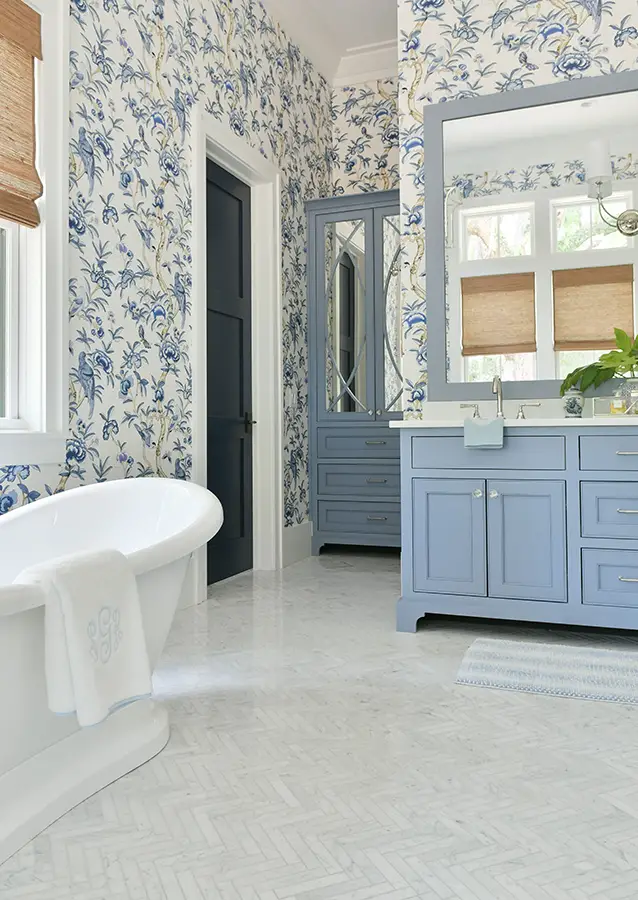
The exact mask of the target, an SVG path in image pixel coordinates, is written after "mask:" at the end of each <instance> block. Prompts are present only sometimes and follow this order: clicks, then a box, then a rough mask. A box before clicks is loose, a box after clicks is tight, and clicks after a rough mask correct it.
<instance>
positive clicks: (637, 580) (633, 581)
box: [618, 575, 638, 584]
mask: <svg viewBox="0 0 638 900" xmlns="http://www.w3.org/2000/svg"><path fill="white" fill-rule="evenodd" d="M618 581H624V582H625V583H626V584H638V578H624V577H623V576H622V575H619V576H618Z"/></svg>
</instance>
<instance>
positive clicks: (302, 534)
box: [282, 522, 312, 569]
mask: <svg viewBox="0 0 638 900" xmlns="http://www.w3.org/2000/svg"><path fill="white" fill-rule="evenodd" d="M311 545H312V524H311V523H310V522H302V524H301V525H293V527H292V528H284V536H283V547H282V550H283V553H282V565H283V568H284V569H285V568H287V567H288V566H294V564H295V563H298V562H301V561H302V560H303V559H308V557H309V556H310V552H311Z"/></svg>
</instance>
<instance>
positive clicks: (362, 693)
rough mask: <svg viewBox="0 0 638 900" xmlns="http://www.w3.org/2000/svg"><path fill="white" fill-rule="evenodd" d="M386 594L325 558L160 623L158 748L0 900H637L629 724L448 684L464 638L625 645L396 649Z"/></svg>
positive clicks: (385, 564) (477, 632)
mask: <svg viewBox="0 0 638 900" xmlns="http://www.w3.org/2000/svg"><path fill="white" fill-rule="evenodd" d="M398 591H399V581H398V560H397V559H396V558H395V557H390V556H387V557H375V556H373V555H369V554H366V555H362V556H359V555H356V554H353V555H347V556H341V557H339V556H324V557H322V558H321V559H320V560H312V561H308V562H306V563H302V564H300V565H298V566H295V567H293V568H292V569H289V570H287V571H286V572H284V573H280V574H273V575H257V576H252V575H248V576H243V577H242V578H240V579H238V580H235V581H233V582H230V583H228V584H226V585H225V586H223V587H221V588H220V589H218V590H216V591H213V592H212V597H211V599H210V600H209V602H208V603H207V604H205V605H203V606H201V607H198V608H197V609H194V610H187V611H184V612H182V613H180V614H179V615H178V617H177V620H176V623H175V627H174V629H173V632H172V634H171V638H170V641H169V645H168V647H167V650H166V653H165V656H164V659H163V662H162V665H161V667H160V669H159V671H158V673H157V677H156V682H155V687H156V691H157V693H158V695H160V696H161V697H162V698H163V699H164V700H165V702H166V703H168V705H169V708H170V713H171V720H172V736H171V740H170V743H169V745H168V747H167V748H166V750H165V751H164V752H163V753H162V754H161V755H160V756H158V757H157V758H156V759H155V760H153V761H151V762H150V763H148V764H147V765H146V766H143V767H142V768H140V769H138V770H137V771H136V772H133V773H131V774H130V775H128V776H127V777H126V778H123V779H121V780H120V781H119V782H117V783H116V784H114V785H111V786H110V787H109V788H107V789H106V790H104V791H102V792H101V793H100V794H98V795H96V796H95V797H93V798H91V799H90V800H88V801H87V802H86V803H83V804H82V805H81V806H79V807H78V808H77V809H75V810H73V812H71V813H69V814H68V815H67V816H65V817H64V818H63V819H62V820H60V821H59V822H57V823H56V824H55V825H53V826H52V827H51V828H49V829H48V830H47V831H46V832H44V833H43V834H42V835H40V836H39V837H38V838H37V839H36V840H35V841H33V843H32V844H30V845H29V846H27V847H25V848H24V849H23V850H22V851H21V852H20V853H19V854H17V855H16V856H15V857H14V858H13V859H12V860H10V861H9V862H8V863H6V864H5V865H4V866H3V867H2V868H0V897H1V898H2V900H506V898H507V900H625V898H631V900H635V898H636V897H637V896H638V719H637V717H636V711H635V710H634V709H632V708H627V707H620V706H614V705H611V704H603V703H585V702H581V701H570V700H559V699H555V698H551V697H539V696H533V695H523V694H515V693H505V692H491V691H487V690H477V689H472V688H465V687H459V686H456V685H455V684H454V678H455V675H456V671H457V668H458V665H459V663H460V660H461V658H462V656H463V653H464V652H465V650H466V648H467V647H468V646H469V644H470V643H471V641H472V640H473V639H474V638H476V637H479V636H485V635H501V636H503V637H512V636H521V637H522V638H524V639H525V638H527V639H529V637H530V635H535V636H540V637H542V638H543V639H544V640H561V641H563V642H564V641H566V640H583V639H586V640H590V641H596V642H600V643H605V644H607V645H609V644H611V643H614V642H615V643H616V644H617V643H618V642H626V640H627V639H626V638H623V637H622V636H618V637H613V636H604V635H600V634H596V633H593V634H588V635H587V636H586V637H585V638H584V637H583V635H582V633H581V634H574V633H572V632H568V633H566V632H565V631H562V632H560V631H550V630H547V629H540V628H539V629H536V630H534V629H531V628H529V627H524V626H516V625H504V624H494V623H486V622H483V623H480V622H478V623H477V622H467V621H465V622H464V621H458V620H457V621H451V620H432V621H431V622H430V623H429V624H428V625H427V627H426V628H425V629H424V630H422V631H420V632H419V633H418V634H417V635H407V634H396V633H395V632H394V622H393V616H394V603H395V600H396V596H397V594H398ZM0 815H1V811H0Z"/></svg>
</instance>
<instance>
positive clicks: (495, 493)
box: [490, 491, 499, 500]
mask: <svg viewBox="0 0 638 900" xmlns="http://www.w3.org/2000/svg"><path fill="white" fill-rule="evenodd" d="M498 496H499V493H498V491H490V500H496V498H497V497H498Z"/></svg>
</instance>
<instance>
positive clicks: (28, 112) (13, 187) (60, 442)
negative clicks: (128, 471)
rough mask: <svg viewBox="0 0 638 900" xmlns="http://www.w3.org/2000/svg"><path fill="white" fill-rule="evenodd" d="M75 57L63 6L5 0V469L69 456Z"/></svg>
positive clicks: (1, 374) (0, 337) (0, 378)
mask: <svg viewBox="0 0 638 900" xmlns="http://www.w3.org/2000/svg"><path fill="white" fill-rule="evenodd" d="M67 60H68V9H67V8H66V4H65V3H64V2H63V0H0V88H1V90H2V103H1V104H0V466H2V465H14V464H19V463H54V462H59V461H60V460H61V459H63V458H64V447H65V439H66V433H67V430H68V400H67V393H68V382H67V374H66V367H67V347H66V344H67V341H66V319H67V310H66V302H65V298H66V293H67V283H68V279H67V274H66V256H67V221H68V214H67V202H68V200H67V197H68V191H67V178H68V173H67V169H68V131H67V123H68V84H66V83H65V77H64V73H65V70H66V65H67ZM34 149H35V152H34Z"/></svg>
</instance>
